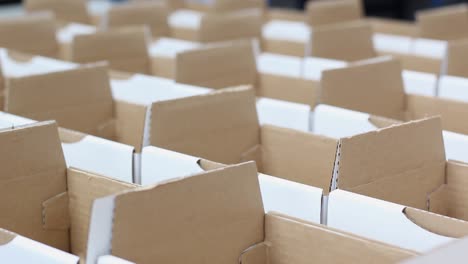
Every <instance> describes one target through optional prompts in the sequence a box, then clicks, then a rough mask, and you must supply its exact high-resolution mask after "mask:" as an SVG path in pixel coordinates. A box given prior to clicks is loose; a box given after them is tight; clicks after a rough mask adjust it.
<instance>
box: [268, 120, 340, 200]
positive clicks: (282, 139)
mask: <svg viewBox="0 0 468 264" xmlns="http://www.w3.org/2000/svg"><path fill="white" fill-rule="evenodd" d="M261 146H262V164H263V171H262V172H263V173H266V174H269V175H273V176H277V177H281V178H284V179H287V180H291V181H295V182H300V183H303V184H307V185H312V186H315V187H319V188H322V189H323V190H324V192H327V191H328V190H329V189H330V182H331V178H332V173H333V165H334V162H335V154H336V148H337V140H336V139H332V138H328V137H323V136H318V135H314V134H311V133H305V132H300V131H295V130H291V129H286V128H279V127H274V126H262V129H261Z"/></svg>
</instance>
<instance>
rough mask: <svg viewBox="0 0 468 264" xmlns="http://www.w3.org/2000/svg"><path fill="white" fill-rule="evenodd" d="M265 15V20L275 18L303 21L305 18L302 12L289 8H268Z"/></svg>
mask: <svg viewBox="0 0 468 264" xmlns="http://www.w3.org/2000/svg"><path fill="white" fill-rule="evenodd" d="M265 17H266V20H267V21H270V20H275V19H276V20H289V21H298V22H304V21H305V20H306V16H305V14H304V12H302V11H299V10H294V9H290V8H269V9H268V10H267V11H266V13H265Z"/></svg>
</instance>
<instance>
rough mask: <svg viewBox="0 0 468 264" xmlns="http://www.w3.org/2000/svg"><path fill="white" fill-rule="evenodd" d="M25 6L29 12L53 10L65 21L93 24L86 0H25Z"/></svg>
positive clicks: (56, 15)
mask: <svg viewBox="0 0 468 264" xmlns="http://www.w3.org/2000/svg"><path fill="white" fill-rule="evenodd" d="M24 7H25V8H26V10H27V11H29V12H35V11H52V12H53V13H54V15H55V17H57V19H58V20H60V21H63V22H77V23H82V24H91V18H90V16H89V14H88V8H87V2H86V1H85V0H25V1H24Z"/></svg>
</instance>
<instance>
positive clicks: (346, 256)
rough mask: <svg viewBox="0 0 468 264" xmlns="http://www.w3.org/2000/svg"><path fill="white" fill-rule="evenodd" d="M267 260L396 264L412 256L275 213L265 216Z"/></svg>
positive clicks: (297, 263)
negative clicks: (267, 246)
mask: <svg viewBox="0 0 468 264" xmlns="http://www.w3.org/2000/svg"><path fill="white" fill-rule="evenodd" d="M265 242H266V243H267V244H268V245H269V248H268V259H269V260H270V263H277V264H289V263H295V264H306V263H311V261H312V262H313V263H369V264H371V263H397V262H398V261H401V260H403V259H406V258H409V257H412V256H415V255H416V253H414V252H411V251H406V250H402V249H401V248H397V247H393V246H390V245H386V244H383V243H379V242H376V241H372V240H367V239H364V238H361V237H358V236H355V235H352V234H348V233H344V232H340V231H337V230H335V229H332V228H328V227H326V226H322V225H317V224H313V223H308V222H305V221H299V220H296V219H291V218H287V217H284V216H280V215H275V214H270V213H269V214H267V215H266V216H265Z"/></svg>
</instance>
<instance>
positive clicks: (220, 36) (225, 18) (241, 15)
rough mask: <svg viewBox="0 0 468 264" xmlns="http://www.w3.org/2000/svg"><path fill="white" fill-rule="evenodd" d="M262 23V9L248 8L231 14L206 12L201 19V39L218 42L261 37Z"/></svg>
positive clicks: (201, 40)
mask: <svg viewBox="0 0 468 264" xmlns="http://www.w3.org/2000/svg"><path fill="white" fill-rule="evenodd" d="M262 23H263V21H262V14H261V12H260V10H248V11H243V12H236V13H230V14H216V13H213V14H206V15H204V16H203V17H202V20H201V24H200V29H199V41H200V42H218V41H229V40H236V39H244V38H259V37H260V32H261V27H262Z"/></svg>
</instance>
